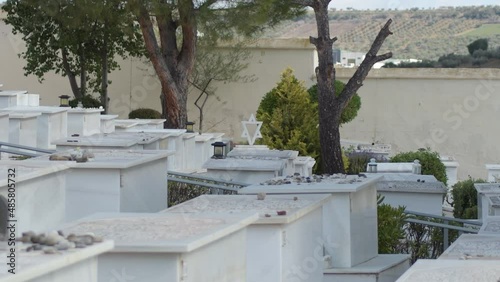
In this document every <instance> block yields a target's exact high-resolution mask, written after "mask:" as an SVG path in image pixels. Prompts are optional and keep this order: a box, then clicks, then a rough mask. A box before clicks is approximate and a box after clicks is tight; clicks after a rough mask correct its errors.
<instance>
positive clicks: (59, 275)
mask: <svg viewBox="0 0 500 282" xmlns="http://www.w3.org/2000/svg"><path fill="white" fill-rule="evenodd" d="M111 249H113V242H111V241H104V242H102V243H98V244H94V245H92V246H87V247H86V248H83V249H70V250H66V251H61V252H58V253H57V254H44V253H43V251H31V252H26V251H25V250H17V253H16V255H17V258H16V274H11V273H8V272H7V270H8V265H6V264H5V263H2V264H1V266H0V281H2V282H15V281H19V282H21V281H23V282H68V281H82V282H83V281H85V282H97V281H98V279H97V260H98V256H99V255H102V254H104V253H106V252H108V251H110V250H111ZM8 254H9V253H7V252H6V251H4V250H2V251H0V255H1V256H2V258H5V257H6V256H7V255H8ZM75 279H76V280H75ZM109 281H112V280H109Z"/></svg>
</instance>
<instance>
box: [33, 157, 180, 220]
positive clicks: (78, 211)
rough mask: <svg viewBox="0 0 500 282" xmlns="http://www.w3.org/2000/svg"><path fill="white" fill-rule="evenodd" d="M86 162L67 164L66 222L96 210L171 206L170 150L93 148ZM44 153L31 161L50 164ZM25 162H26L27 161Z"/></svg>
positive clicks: (153, 208) (108, 210)
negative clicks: (169, 200) (168, 164)
mask: <svg viewBox="0 0 500 282" xmlns="http://www.w3.org/2000/svg"><path fill="white" fill-rule="evenodd" d="M91 152H92V153H93V154H94V158H93V159H91V160H90V161H88V162H85V163H77V162H74V161H73V162H66V161H50V163H64V164H66V165H69V166H70V167H71V171H70V173H68V174H67V176H66V186H65V187H66V197H65V200H64V201H63V202H65V203H66V222H68V221H72V220H76V219H80V218H82V217H85V216H88V215H91V214H93V213H97V212H158V211H161V210H164V209H166V208H167V207H168V205H167V196H168V195H167V193H168V189H167V186H168V182H167V176H166V170H167V159H168V157H169V156H170V155H172V154H173V152H171V151H127V150H120V151H108V150H92V151H91ZM48 159H49V157H48V156H43V157H38V158H34V159H30V160H28V161H29V162H32V163H35V162H38V163H40V164H48V163H49V161H48ZM28 161H26V162H28Z"/></svg>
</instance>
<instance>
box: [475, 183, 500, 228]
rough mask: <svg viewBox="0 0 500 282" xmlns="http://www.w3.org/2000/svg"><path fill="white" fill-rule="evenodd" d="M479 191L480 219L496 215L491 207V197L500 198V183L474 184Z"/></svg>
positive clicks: (478, 209)
mask: <svg viewBox="0 0 500 282" xmlns="http://www.w3.org/2000/svg"><path fill="white" fill-rule="evenodd" d="M474 188H476V191H477V213H478V219H483V218H487V217H489V216H491V215H493V214H494V210H492V207H491V206H490V200H489V196H495V195H496V196H500V183H474Z"/></svg>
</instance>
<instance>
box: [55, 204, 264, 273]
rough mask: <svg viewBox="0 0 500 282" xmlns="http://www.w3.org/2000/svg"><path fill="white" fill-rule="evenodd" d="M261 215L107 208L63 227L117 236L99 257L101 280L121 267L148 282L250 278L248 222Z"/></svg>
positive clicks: (123, 270) (121, 271) (111, 237)
mask: <svg viewBox="0 0 500 282" xmlns="http://www.w3.org/2000/svg"><path fill="white" fill-rule="evenodd" d="M257 219H258V215H257V214H256V213H238V214H224V213H203V214H200V213H197V214H194V213H192V214H188V213H154V214H152V213H112V214H108V213H104V214H95V215H93V216H91V217H88V218H85V219H82V220H79V221H77V222H76V223H72V224H69V225H68V226H67V227H64V228H63V229H62V230H63V232H64V233H65V234H69V233H75V234H81V233H87V232H91V233H93V234H94V235H96V236H100V237H103V238H105V239H109V240H113V241H114V243H115V247H114V249H113V250H111V251H109V252H107V253H105V254H103V255H100V256H99V258H98V281H115V279H116V276H115V275H116V273H118V274H122V275H123V276H125V277H133V279H135V280H137V281H144V282H164V281H172V282H181V281H182V282H199V281H246V275H247V269H246V254H247V247H246V244H245V241H246V237H247V228H246V227H247V226H248V225H250V224H252V223H254V222H255V221H256V220H257ZM123 276H122V277H123ZM123 279H125V278H123ZM127 279H128V278H127Z"/></svg>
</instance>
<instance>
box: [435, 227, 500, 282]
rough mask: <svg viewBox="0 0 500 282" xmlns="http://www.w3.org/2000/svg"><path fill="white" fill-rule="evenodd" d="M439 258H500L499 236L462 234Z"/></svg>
mask: <svg viewBox="0 0 500 282" xmlns="http://www.w3.org/2000/svg"><path fill="white" fill-rule="evenodd" d="M498 235H500V233H499V234H498ZM439 259H440V260H441V259H459V260H465V259H466V260H500V236H490V235H477V234H463V235H461V236H460V237H459V238H458V239H457V240H456V241H455V242H453V244H451V246H449V247H448V249H446V250H445V251H444V252H443V254H442V255H441V256H439ZM499 278H500V277H499Z"/></svg>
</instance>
